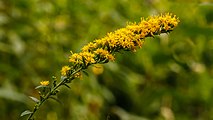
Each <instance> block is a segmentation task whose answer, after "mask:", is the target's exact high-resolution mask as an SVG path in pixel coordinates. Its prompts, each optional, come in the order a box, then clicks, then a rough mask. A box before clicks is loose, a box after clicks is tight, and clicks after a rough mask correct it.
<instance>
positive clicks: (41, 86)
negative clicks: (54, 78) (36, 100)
mask: <svg viewBox="0 0 213 120" xmlns="http://www.w3.org/2000/svg"><path fill="white" fill-rule="evenodd" d="M47 87H49V86H44V85H39V86H37V87H36V88H35V89H40V88H47Z"/></svg>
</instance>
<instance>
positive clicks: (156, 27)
mask: <svg viewBox="0 0 213 120" xmlns="http://www.w3.org/2000/svg"><path fill="white" fill-rule="evenodd" d="M178 23H179V19H178V18H177V17H176V16H175V15H172V14H170V13H167V14H164V15H158V16H152V17H149V18H147V19H144V18H142V19H141V21H140V22H139V23H128V24H127V26H126V27H125V28H121V29H118V30H116V31H115V32H110V33H108V34H107V35H106V36H105V37H103V38H101V39H97V40H95V41H93V42H90V43H89V44H87V45H85V46H84V47H83V48H82V49H81V52H79V53H72V52H71V55H70V56H69V65H66V66H63V67H62V69H61V78H60V81H57V78H56V77H53V82H51V83H52V84H50V82H49V81H42V82H40V84H41V85H39V86H37V87H36V88H35V89H37V90H38V91H39V96H40V98H39V99H37V98H35V97H31V96H30V98H31V99H32V100H33V101H34V102H36V104H35V106H34V109H33V110H32V111H29V110H26V111H24V112H22V114H21V117H22V116H25V115H29V117H28V120H31V119H33V116H34V114H35V113H36V111H38V110H39V108H40V106H41V105H42V104H43V103H44V102H45V101H46V100H48V99H53V100H56V101H58V102H60V100H59V99H58V98H57V97H55V96H56V95H57V93H58V92H59V87H61V86H66V87H68V88H70V86H69V85H68V83H70V82H71V81H72V80H74V79H76V78H81V76H82V75H81V74H82V72H83V73H86V72H85V71H84V70H86V69H87V68H88V67H89V66H90V65H93V64H104V63H108V62H109V61H114V60H115V53H117V52H120V51H132V52H135V51H136V50H137V49H138V48H141V47H142V45H143V44H144V41H145V40H144V38H146V37H154V35H160V34H161V33H169V32H170V31H172V30H173V29H174V28H175V27H176V26H177V25H178Z"/></svg>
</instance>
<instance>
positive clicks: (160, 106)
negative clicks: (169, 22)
mask: <svg viewBox="0 0 213 120" xmlns="http://www.w3.org/2000/svg"><path fill="white" fill-rule="evenodd" d="M210 1H211V0H194V1H193V2H192V1H190V0H188V1H184V0H117V1H116V0H106V1H100V0H1V1H0V119H1V120H17V119H18V118H19V115H20V113H21V112H23V111H24V110H26V109H30V110H31V109H32V108H33V105H34V103H33V101H31V100H30V99H29V98H28V97H27V96H36V97H38V93H37V91H36V90H35V89H34V88H35V87H36V86H37V85H39V82H40V81H42V80H51V76H53V75H54V76H56V77H58V78H60V69H61V67H62V66H63V65H67V64H68V56H69V55H70V53H69V51H70V50H72V51H73V52H79V51H80V48H81V47H82V46H84V45H85V44H86V43H88V42H90V41H93V40H94V39H97V38H101V37H103V36H104V35H106V33H107V32H111V31H114V30H116V29H118V28H121V27H125V25H126V22H128V21H132V22H134V21H136V22H138V21H140V18H141V17H148V16H150V15H156V14H160V13H166V12H171V13H174V14H176V15H177V16H178V17H179V19H180V21H181V22H180V24H179V26H178V27H177V28H176V29H175V30H174V31H173V32H171V33H170V34H162V35H160V36H156V37H155V38H147V39H146V42H145V45H144V47H143V48H142V49H140V50H138V51H137V52H136V53H131V52H121V53H119V54H117V55H116V61H115V62H110V63H108V64H105V65H103V66H102V67H100V66H99V67H97V68H96V67H94V66H93V67H90V68H89V69H88V70H87V72H88V73H89V76H86V75H84V76H83V79H82V80H74V81H73V82H72V83H71V84H70V85H71V90H69V89H67V88H61V89H60V90H61V92H60V93H59V94H58V98H59V99H60V100H61V101H62V102H63V105H61V104H59V103H57V102H55V101H52V100H48V101H47V102H46V103H45V104H44V105H43V106H42V107H41V109H40V111H38V112H37V114H36V116H35V118H36V120H213V3H211V2H210ZM21 119H26V118H21Z"/></svg>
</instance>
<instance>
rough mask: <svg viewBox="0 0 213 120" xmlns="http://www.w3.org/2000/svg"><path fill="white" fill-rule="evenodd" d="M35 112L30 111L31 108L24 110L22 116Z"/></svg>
mask: <svg viewBox="0 0 213 120" xmlns="http://www.w3.org/2000/svg"><path fill="white" fill-rule="evenodd" d="M32 113H33V112H31V111H29V110H25V111H24V112H22V113H21V115H20V117H22V116H25V115H29V114H32Z"/></svg>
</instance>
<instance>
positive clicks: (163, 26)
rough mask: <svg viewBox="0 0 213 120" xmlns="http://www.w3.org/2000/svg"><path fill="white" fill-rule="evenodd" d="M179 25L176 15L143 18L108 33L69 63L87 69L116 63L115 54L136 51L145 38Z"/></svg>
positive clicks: (65, 71)
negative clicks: (92, 65) (101, 64)
mask: <svg viewBox="0 0 213 120" xmlns="http://www.w3.org/2000/svg"><path fill="white" fill-rule="evenodd" d="M178 23H179V19H178V18H176V16H175V15H172V14H170V13H167V14H165V15H159V16H152V17H149V18H147V19H144V18H142V19H141V21H140V22H139V23H128V24H127V26H126V27H125V28H121V29H118V30H116V31H114V32H110V33H108V34H107V35H106V36H105V37H103V38H101V39H97V40H95V41H93V42H90V43H89V44H87V45H85V46H84V47H83V48H82V49H81V50H82V51H81V52H80V53H74V54H73V53H72V54H71V56H70V57H69V62H70V63H71V65H72V66H74V67H73V68H74V69H76V68H75V66H77V67H78V68H79V67H82V68H83V69H85V68H87V67H88V66H89V65H91V64H96V63H106V62H108V61H114V60H115V57H114V53H115V52H118V51H120V50H127V51H136V49H137V48H141V47H142V45H143V44H144V38H145V37H151V36H154V35H159V34H161V33H168V32H170V31H172V30H173V29H174V28H175V27H176V26H177V25H178ZM69 70H70V69H68V68H66V67H65V68H64V67H63V68H62V70H61V74H62V75H63V76H66V75H67V71H69Z"/></svg>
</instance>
